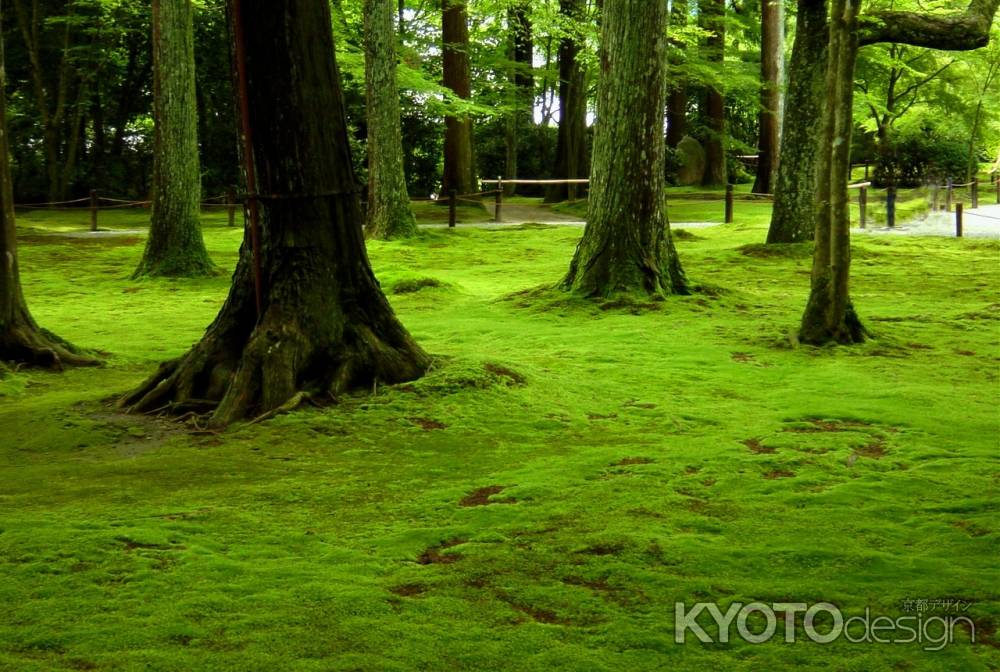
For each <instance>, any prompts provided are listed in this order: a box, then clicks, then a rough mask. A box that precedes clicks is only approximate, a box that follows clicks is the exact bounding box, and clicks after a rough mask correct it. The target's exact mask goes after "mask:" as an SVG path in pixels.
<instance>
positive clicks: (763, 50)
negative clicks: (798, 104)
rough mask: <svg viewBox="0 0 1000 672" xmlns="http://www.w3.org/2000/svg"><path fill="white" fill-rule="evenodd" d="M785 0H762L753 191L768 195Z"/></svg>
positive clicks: (777, 131)
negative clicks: (758, 111) (759, 86)
mask: <svg viewBox="0 0 1000 672" xmlns="http://www.w3.org/2000/svg"><path fill="white" fill-rule="evenodd" d="M783 2H784V0H761V12H760V15H761V16H760V29H761V46H760V83H761V90H760V108H761V110H760V132H759V134H758V139H757V154H758V159H757V179H756V180H755V181H754V183H753V191H754V193H756V194H770V193H771V191H772V190H773V189H774V186H775V184H776V178H777V171H778V164H779V157H780V152H779V148H780V144H779V143H780V141H781V74H782V71H783V70H784V68H783V61H784V54H785V12H784V5H783Z"/></svg>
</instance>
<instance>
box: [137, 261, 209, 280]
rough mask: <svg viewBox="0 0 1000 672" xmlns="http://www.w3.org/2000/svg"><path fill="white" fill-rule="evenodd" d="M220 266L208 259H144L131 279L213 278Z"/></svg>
mask: <svg viewBox="0 0 1000 672" xmlns="http://www.w3.org/2000/svg"><path fill="white" fill-rule="evenodd" d="M220 273H221V271H220V270H219V268H218V266H216V265H215V264H213V263H212V262H211V261H210V260H208V259H185V258H167V259H159V260H147V259H143V260H142V261H141V262H139V267H138V268H136V269H135V272H133V273H132V276H131V279H132V280H138V279H140V278H211V277H214V276H216V275H219V274H220Z"/></svg>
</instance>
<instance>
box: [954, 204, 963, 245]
mask: <svg viewBox="0 0 1000 672" xmlns="http://www.w3.org/2000/svg"><path fill="white" fill-rule="evenodd" d="M955 237H956V238H961V237H962V204H961V203H956V204H955Z"/></svg>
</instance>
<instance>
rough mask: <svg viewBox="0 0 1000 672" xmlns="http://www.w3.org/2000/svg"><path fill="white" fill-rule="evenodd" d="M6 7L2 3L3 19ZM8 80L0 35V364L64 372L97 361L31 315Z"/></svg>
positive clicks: (0, 10) (0, 13) (0, 12)
mask: <svg viewBox="0 0 1000 672" xmlns="http://www.w3.org/2000/svg"><path fill="white" fill-rule="evenodd" d="M2 15H3V5H2V2H0V17H2ZM6 90H7V77H6V74H5V71H4V54H3V41H2V32H0V362H14V363H16V364H26V365H31V366H42V367H47V368H52V369H57V370H58V369H62V368H63V367H64V366H86V365H94V364H96V363H97V362H96V360H94V359H93V358H91V357H89V356H87V355H86V354H85V353H83V352H81V351H80V350H78V349H77V348H75V347H73V346H72V345H70V344H69V343H67V342H66V341H64V340H62V339H61V338H59V337H58V336H56V335H55V334H52V333H50V332H48V331H46V330H44V329H41V328H40V327H39V326H38V325H37V324H36V323H35V320H34V319H33V318H32V317H31V313H30V312H29V311H28V306H27V304H26V303H25V301H24V293H23V292H22V291H21V279H20V273H19V272H18V266H17V229H16V227H15V223H14V198H13V189H12V186H11V180H10V163H9V157H10V153H9V147H8V145H7V96H6Z"/></svg>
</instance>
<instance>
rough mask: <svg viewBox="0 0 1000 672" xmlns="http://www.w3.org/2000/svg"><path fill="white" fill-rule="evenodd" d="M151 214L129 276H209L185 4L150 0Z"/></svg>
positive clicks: (183, 0)
mask: <svg viewBox="0 0 1000 672" xmlns="http://www.w3.org/2000/svg"><path fill="white" fill-rule="evenodd" d="M152 44H153V121H154V124H155V136H154V145H155V149H154V155H153V183H154V186H153V216H152V219H151V221H150V226H149V239H148V240H147V241H146V250H145V252H144V253H143V255H142V260H141V261H140V262H139V267H138V268H137V269H136V271H135V274H134V276H133V277H140V276H143V275H153V276H188V277H193V276H199V275H210V274H212V273H215V271H216V269H215V267H214V265H213V264H212V261H211V260H210V259H209V258H208V251H207V250H206V249H205V241H204V239H203V238H202V235H201V224H200V222H199V217H200V215H201V166H200V161H199V157H198V113H197V100H196V98H195V71H194V26H193V24H192V11H191V0H153V43H152Z"/></svg>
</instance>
